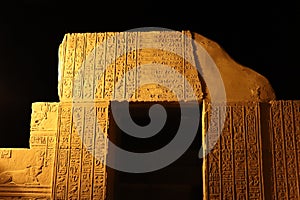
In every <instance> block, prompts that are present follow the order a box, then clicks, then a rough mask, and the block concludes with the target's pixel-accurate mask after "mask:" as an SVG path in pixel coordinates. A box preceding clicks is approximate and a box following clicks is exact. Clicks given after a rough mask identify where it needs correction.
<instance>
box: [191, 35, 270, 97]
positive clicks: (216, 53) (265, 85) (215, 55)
mask: <svg viewBox="0 0 300 200" xmlns="http://www.w3.org/2000/svg"><path fill="white" fill-rule="evenodd" d="M193 38H194V41H195V42H196V43H197V44H200V45H201V47H203V48H204V49H205V50H206V51H207V52H208V54H209V55H210V56H211V58H212V59H213V60H214V62H215V64H216V66H217V67H218V69H219V71H220V74H221V77H222V80H223V82H224V86H225V90H226V97H227V101H228V102H239V101H264V102H268V101H270V100H275V98H276V96H275V93H274V90H273V88H272V86H271V85H270V83H269V81H268V80H267V79H266V78H265V77H263V76H262V75H261V74H258V73H257V72H255V71H253V70H252V69H250V68H248V67H245V66H242V65H240V64H239V63H237V62H235V61H234V60H233V59H232V58H231V57H230V56H229V55H228V54H227V53H226V52H225V51H224V50H223V49H222V47H220V45H218V44H217V43H216V42H214V41H212V40H209V39H208V38H205V37H204V36H202V35H200V34H197V33H193ZM194 46H195V48H196V49H195V52H196V55H197V56H198V59H199V62H200V63H201V60H202V58H201V49H199V48H197V47H199V46H198V45H194ZM204 73H205V72H204ZM207 73H209V72H207ZM212 78H214V77H212ZM208 92H209V91H208Z"/></svg>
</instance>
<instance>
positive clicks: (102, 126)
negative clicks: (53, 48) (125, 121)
mask: <svg viewBox="0 0 300 200" xmlns="http://www.w3.org/2000/svg"><path fill="white" fill-rule="evenodd" d="M202 48H203V49H202ZM203 52H207V53H208V55H209V56H210V58H211V60H209V59H208V58H207V57H205V56H203V55H204V54H203ZM211 61H213V63H214V64H215V66H216V69H217V71H218V72H219V75H220V77H221V80H222V84H223V85H222V86H224V88H223V89H224V91H225V93H224V94H225V95H226V96H224V98H221V97H220V93H218V91H217V90H216V91H212V90H211V89H210V88H211V86H214V84H216V85H217V84H218V83H217V82H216V81H215V80H214V77H213V70H210V69H209V68H201V67H203V66H204V65H205V64H207V63H209V62H211ZM152 65H155V66H156V67H152ZM163 66H168V67H169V68H170V70H166V69H165V68H164V67H163ZM199 69H201V70H199ZM199 71H200V73H199ZM153 74H155V76H154V75H153ZM153 80H155V81H156V83H154V82H153ZM58 93H59V97H60V102H39V103H33V104H32V117H31V130H30V131H31V133H30V149H15V148H2V149H0V200H2V199H5V200H6V199H11V200H12V199H24V200H25V199H26V200H29V199H36V200H37V199H56V200H59V199H61V200H62V199H97V200H99V199H101V200H104V199H122V200H123V199H141V198H138V197H134V195H135V193H136V196H138V195H145V198H143V199H201V198H202V199H205V200H208V199H209V200H212V199H278V200H282V199H300V101H289V100H276V97H275V93H274V91H273V89H272V86H271V85H270V83H269V82H268V80H267V79H266V78H265V77H263V76H262V75H260V74H258V73H257V72H255V71H253V70H251V69H250V68H247V67H245V66H242V65H240V64H238V63H236V62H235V61H234V60H233V59H231V58H230V56H229V55H228V54H227V53H226V52H225V51H224V50H223V49H222V48H221V47H220V46H219V45H218V44H216V43H215V42H213V41H211V40H209V39H207V38H205V37H203V36H201V35H199V34H197V33H193V32H190V31H182V32H176V31H145V32H143V31H137V32H134V31H131V32H107V33H72V34H66V35H65V37H64V39H63V41H62V43H61V45H60V47H59V83H58ZM195 101H196V102H197V103H198V104H199V106H200V112H201V113H202V115H201V119H200V120H199V128H198V130H199V133H200V135H201V136H200V137H196V139H198V140H199V141H194V142H196V143H199V146H197V147H196V148H195V149H194V151H191V152H192V153H193V152H198V151H199V149H197V148H198V147H200V146H201V144H205V141H207V142H208V143H206V144H205V145H204V153H205V152H206V153H207V155H206V156H204V158H201V163H202V164H201V166H200V165H199V163H198V161H197V163H196V164H195V165H193V166H192V167H193V169H196V170H197V167H198V166H199V170H198V172H197V171H196V173H197V174H196V175H195V176H193V174H192V173H190V172H189V169H190V168H188V164H185V163H189V162H190V160H189V159H190V158H191V157H192V156H198V155H195V154H192V156H188V157H186V158H187V160H184V161H183V162H182V163H181V164H182V165H180V166H179V167H177V168H172V170H174V171H173V172H174V173H171V175H174V177H173V178H172V177H168V180H167V181H166V182H164V185H162V184H161V185H155V184H156V183H157V181H159V180H160V178H161V180H162V179H163V174H162V173H161V174H153V176H151V174H150V175H149V174H148V175H144V176H142V175H141V177H138V175H136V178H133V177H131V176H130V175H128V174H130V173H128V174H123V175H122V176H121V175H120V174H119V173H118V172H117V171H114V170H113V169H112V168H110V167H108V166H106V165H105V163H106V162H107V159H108V155H107V154H108V152H109V148H110V146H109V143H108V140H107V138H109V139H111V140H112V141H115V142H116V144H123V145H124V144H125V145H128V144H132V145H131V146H130V147H136V148H139V149H137V151H139V150H140V151H146V150H147V151H148V150H149V149H151V147H149V149H147V148H148V146H147V145H140V146H139V143H137V142H135V141H131V140H130V139H126V138H125V139H124V138H122V139H121V138H120V136H119V134H120V133H121V132H122V131H121V130H119V128H118V124H117V123H116V121H114V120H117V119H113V116H112V115H111V113H112V110H111V105H112V103H115V104H116V105H118V104H122V102H128V103H129V104H130V107H131V109H132V113H133V114H132V115H133V116H135V117H136V118H137V119H141V118H143V116H141V115H142V114H143V113H147V110H148V108H149V106H151V105H153V104H155V103H160V104H162V105H165V106H166V108H167V109H169V111H168V114H170V113H171V115H174V116H175V115H177V114H178V113H177V111H176V109H177V108H178V107H180V106H182V105H183V106H185V107H187V108H188V107H189V106H190V105H191V104H192V103H193V102H195ZM178 102H183V103H182V104H180V105H179V104H178ZM117 108H118V107H117ZM145 110H146V111H145ZM120 112H121V110H120ZM141 113H142V114H141ZM172 113H173V114H172ZM176 113H177V114H176ZM170 120H171V122H170V123H171V125H170V126H168V127H167V128H166V129H165V132H167V133H168V130H170V131H171V129H172V121H173V125H174V126H175V125H176V124H177V123H179V122H178V121H176V120H178V117H177V118H176V117H174V118H172V117H171V118H170ZM188 120H189V119H188ZM144 122H147V119H145V120H142V123H144ZM175 122H176V123H175ZM175 132H176V131H175ZM121 134H124V133H121ZM214 138H217V140H216V141H215V142H213V144H212V145H213V148H212V149H208V148H209V146H210V143H212V141H214ZM167 139H170V138H167ZM171 139H172V138H171ZM122 141H123V143H122ZM124 141H125V142H124ZM151 142H153V141H151ZM141 144H143V143H141ZM159 145H163V143H159V144H158V146H159ZM150 146H151V145H150ZM159 148H162V147H161V146H160V147H159ZM208 150H209V152H208ZM112 154H113V152H112ZM196 159H198V160H200V159H199V158H196ZM154 162H155V161H154ZM199 162H200V161H199ZM190 163H192V162H190ZM154 164H155V163H154ZM150 167H151V166H150ZM180 167H182V168H180ZM195 167H196V168H195ZM179 169H182V171H180V170H179ZM184 170H185V171H184ZM126 176H128V177H129V178H128V177H127V179H126ZM154 176H156V179H155V178H154ZM200 176H201V177H200ZM120 177H121V178H120ZM124 177H125V178H124ZM176 177H177V178H176ZM195 177H196V178H195ZM198 177H199V179H198ZM146 178H147V180H148V183H149V184H148V185H145V184H144V185H143V184H141V183H142V182H143V181H145V180H146ZM152 178H153V179H152ZM185 178H186V179H187V181H186V180H185ZM139 179H142V180H139ZM177 179H178V180H177ZM189 179H193V180H194V179H195V180H196V181H197V180H199V183H194V182H193V183H189V181H188V180H189ZM133 180H139V181H140V182H139V184H134V183H131V182H130V181H133ZM118 181H119V182H118ZM122 181H123V182H124V185H121V184H119V183H120V182H122ZM126 181H127V182H126ZM128 181H129V182H128ZM151 181H152V182H151ZM176 181H177V182H176ZM173 182H176V183H178V184H173ZM130 184H131V185H130ZM190 185H192V186H193V187H194V186H195V188H196V191H194V190H193V188H192V186H191V187H190ZM166 190H168V191H169V193H167V192H166V193H164V192H165V191H166ZM126 191H127V193H126ZM151 191H152V193H153V194H150V193H151ZM159 191H161V193H160V192H159ZM130 195H131V196H130ZM150 195H153V196H150ZM160 195H162V196H160ZM168 195H174V196H170V198H168V197H169V196H168ZM194 195H196V196H194Z"/></svg>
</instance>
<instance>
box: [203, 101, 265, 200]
mask: <svg viewBox="0 0 300 200" xmlns="http://www.w3.org/2000/svg"><path fill="white" fill-rule="evenodd" d="M205 112H206V116H207V117H206V119H212V121H213V126H210V127H208V124H207V121H206V124H205V127H206V129H208V131H207V134H208V135H210V136H211V137H213V136H214V135H215V134H216V133H217V132H218V131H220V129H221V125H220V118H221V117H222V116H223V115H222V113H226V114H225V116H226V119H225V123H224V127H223V130H222V135H221V137H220V139H219V141H218V142H217V144H216V145H215V147H214V149H213V151H212V152H210V154H209V155H208V156H207V157H206V158H205V159H204V179H205V183H206V184H205V187H204V188H205V193H204V194H205V199H264V189H263V171H262V162H263V160H262V144H261V131H260V117H259V112H260V105H259V104H258V103H230V104H227V105H219V106H218V107H216V108H214V110H212V111H210V112H208V111H205ZM210 113H211V115H210ZM207 127H208V128H207Z"/></svg>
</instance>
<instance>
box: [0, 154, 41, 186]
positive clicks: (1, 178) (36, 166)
mask: <svg viewBox="0 0 300 200" xmlns="http://www.w3.org/2000/svg"><path fill="white" fill-rule="evenodd" d="M44 156H45V152H43V151H38V152H36V154H35V156H34V160H32V162H31V163H28V165H27V166H26V168H25V169H20V170H11V171H10V170H9V171H4V172H2V173H0V184H26V185H39V184H40V182H39V179H38V176H39V175H40V174H41V173H42V171H43V167H44Z"/></svg>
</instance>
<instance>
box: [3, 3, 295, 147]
mask: <svg viewBox="0 0 300 200" xmlns="http://www.w3.org/2000/svg"><path fill="white" fill-rule="evenodd" d="M295 2H296V1H295ZM299 13H300V10H299V7H298V6H297V5H296V4H295V5H294V4H292V3H291V4H290V3H287V2H286V3H282V2H279V3H274V2H273V3H270V4H264V5H262V4H259V3H254V2H253V1H251V3H249V2H246V1H239V3H232V4H230V3H229V2H227V1H222V3H219V2H216V1H209V2H207V1H194V2H192V1H185V0H182V1H179V2H177V1H169V2H165V1H136V2H135V1H120V2H118V1H93V2H90V1H69V2H66V1H64V2H63V1H59V2H58V1H50V0H23V1H18V2H16V1H9V2H1V3H0V70H1V71H0V95H1V97H0V109H1V110H0V147H28V145H29V125H30V115H31V104H32V103H33V102H57V101H59V99H58V95H57V68H58V67H57V66H58V46H59V44H60V43H61V41H62V39H63V36H64V34H65V33H71V32H105V31H126V30H128V29H132V28H139V27H149V26H151V27H163V28H169V29H173V30H178V31H180V30H191V31H193V32H197V33H199V34H202V35H203V36H205V37H207V38H209V39H211V40H214V41H216V42H217V43H219V44H220V45H221V46H222V47H223V48H224V49H225V51H227V52H228V54H229V55H230V56H231V57H232V58H233V59H235V60H236V61H237V62H239V63H240V64H242V65H245V66H247V67H250V68H252V69H254V70H256V71H257V72H259V73H260V74H262V75H264V76H265V77H266V78H267V79H269V81H270V83H271V84H272V86H273V88H274V90H275V92H276V95H277V99H300V92H299V89H298V86H299V85H300V84H299V83H300V78H299V75H298V68H299V67H300V65H299V63H298V59H299V57H300V55H299V49H298V48H299V47H300V46H299V45H300V39H299V35H300V34H299V31H298V30H297V29H298V28H299V25H300V23H299V22H300V14H299Z"/></svg>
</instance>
